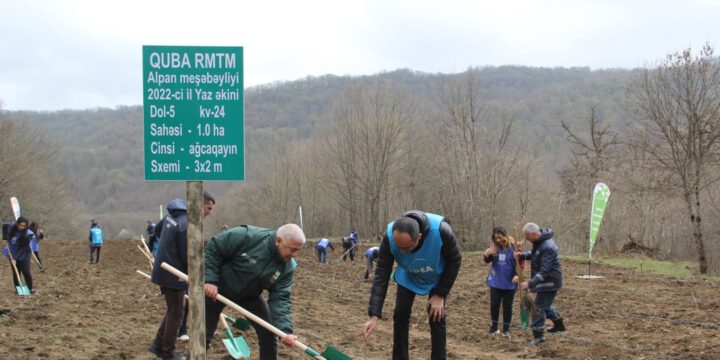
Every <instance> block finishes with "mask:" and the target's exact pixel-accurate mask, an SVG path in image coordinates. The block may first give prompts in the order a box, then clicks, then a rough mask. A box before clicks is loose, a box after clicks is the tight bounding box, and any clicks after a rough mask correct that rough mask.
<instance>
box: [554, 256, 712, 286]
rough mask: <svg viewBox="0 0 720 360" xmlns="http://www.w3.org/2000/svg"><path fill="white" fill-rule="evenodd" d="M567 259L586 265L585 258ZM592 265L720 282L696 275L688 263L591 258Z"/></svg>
mask: <svg viewBox="0 0 720 360" xmlns="http://www.w3.org/2000/svg"><path fill="white" fill-rule="evenodd" d="M567 258H568V259H570V260H573V261H578V262H585V263H587V256H584V255H573V256H567ZM593 264H604V265H611V266H618V267H622V268H627V269H634V270H635V271H638V272H650V273H653V274H658V275H663V276H669V277H670V276H671V277H676V278H679V279H698V278H702V279H708V280H713V281H720V277H718V276H710V275H700V274H698V273H697V265H695V263H693V262H690V261H661V260H653V259H643V258H597V257H594V258H593Z"/></svg>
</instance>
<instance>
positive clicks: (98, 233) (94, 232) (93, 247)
mask: <svg viewBox="0 0 720 360" xmlns="http://www.w3.org/2000/svg"><path fill="white" fill-rule="evenodd" d="M88 240H89V241H90V264H97V263H99V262H100V248H102V245H103V231H102V229H101V228H100V226H99V225H98V223H97V221H95V220H94V219H93V220H92V222H90V235H88ZM93 253H95V255H96V256H95V257H94V260H95V261H93Z"/></svg>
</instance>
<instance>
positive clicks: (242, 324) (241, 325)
mask: <svg viewBox="0 0 720 360" xmlns="http://www.w3.org/2000/svg"><path fill="white" fill-rule="evenodd" d="M225 320H227V321H229V322H230V323H231V324H232V326H233V327H234V328H236V329H238V330H240V331H245V330H249V329H250V322H249V321H247V319H246V318H244V317H242V316H238V317H236V318H233V317H232V316H227V315H225Z"/></svg>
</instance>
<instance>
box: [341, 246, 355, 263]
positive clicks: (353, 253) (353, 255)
mask: <svg viewBox="0 0 720 360" xmlns="http://www.w3.org/2000/svg"><path fill="white" fill-rule="evenodd" d="M352 246H353V244H347V245H346V244H343V254H345V253H346V252H347V251H348V250H350V248H352V250H350V252H349V253H347V254H345V255H343V261H345V259H346V258H347V257H348V255H350V261H355V250H357V246H355V247H352Z"/></svg>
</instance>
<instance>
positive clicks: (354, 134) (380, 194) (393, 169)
mask: <svg viewBox="0 0 720 360" xmlns="http://www.w3.org/2000/svg"><path fill="white" fill-rule="evenodd" d="M330 116H331V125H330V131H329V132H328V134H327V136H326V138H325V139H323V142H324V143H325V146H324V147H323V153H324V155H323V158H324V159H326V160H328V165H329V166H328V167H327V171H328V175H329V176H328V179H329V182H330V183H331V184H333V186H334V189H335V191H336V194H337V196H338V198H337V200H338V201H339V203H340V205H341V206H342V208H343V209H344V212H345V214H347V220H346V221H347V223H348V224H349V225H351V226H357V227H362V229H363V230H364V231H365V234H366V235H368V236H375V235H379V234H382V231H383V227H384V224H385V223H386V222H387V218H388V215H389V214H388V197H389V196H391V194H390V193H391V187H392V186H393V184H397V183H398V182H402V181H404V179H403V178H406V177H407V175H406V174H405V173H404V169H405V167H406V166H405V164H403V163H402V154H403V152H404V151H405V146H406V143H407V141H408V125H409V124H410V120H411V117H412V116H413V107H412V104H411V102H410V101H409V100H408V99H407V98H406V97H405V96H404V95H403V93H402V92H401V91H399V90H398V89H395V88H393V87H392V86H388V85H387V84H383V83H378V84H375V85H372V86H369V87H358V86H355V87H351V88H349V89H348V90H347V91H346V92H345V93H344V94H343V95H342V96H339V97H338V99H337V100H336V102H335V103H334V105H333V110H332V113H331V115H330ZM393 190H395V189H393Z"/></svg>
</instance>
